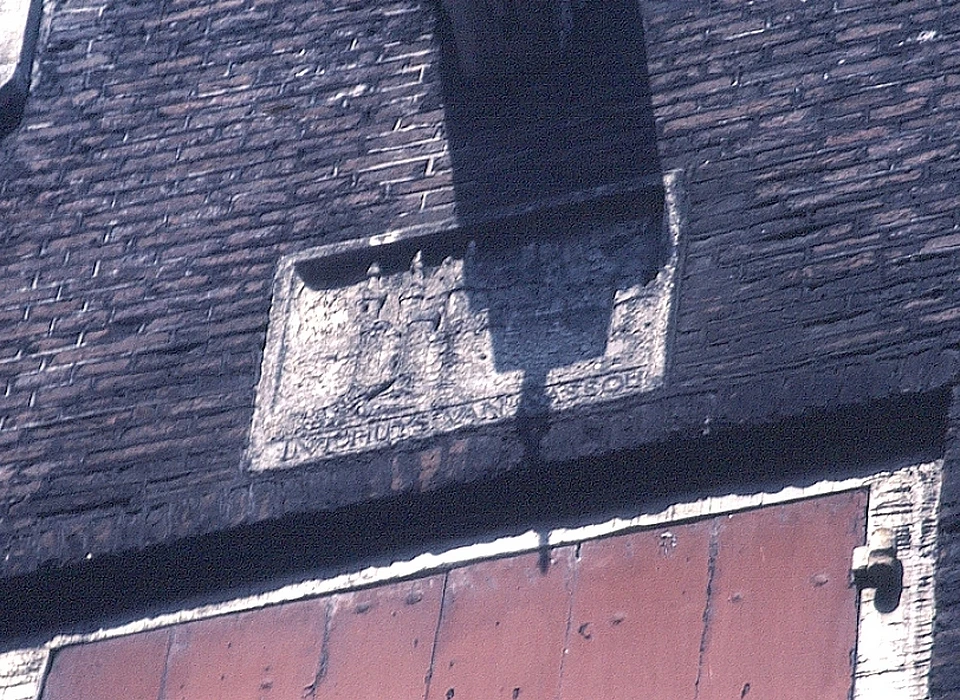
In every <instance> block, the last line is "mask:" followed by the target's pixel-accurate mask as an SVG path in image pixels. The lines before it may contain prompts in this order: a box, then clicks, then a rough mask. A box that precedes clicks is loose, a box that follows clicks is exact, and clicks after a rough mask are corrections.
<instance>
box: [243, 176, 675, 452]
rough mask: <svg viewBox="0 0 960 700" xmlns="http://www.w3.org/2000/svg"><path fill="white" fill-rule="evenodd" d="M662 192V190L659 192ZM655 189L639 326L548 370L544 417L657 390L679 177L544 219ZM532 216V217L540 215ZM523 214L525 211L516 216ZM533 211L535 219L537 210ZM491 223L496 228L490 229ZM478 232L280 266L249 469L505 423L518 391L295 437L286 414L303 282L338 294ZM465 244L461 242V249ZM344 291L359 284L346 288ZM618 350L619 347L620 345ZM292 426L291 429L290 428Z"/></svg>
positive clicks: (450, 230) (402, 235)
mask: <svg viewBox="0 0 960 700" xmlns="http://www.w3.org/2000/svg"><path fill="white" fill-rule="evenodd" d="M661 188H662V189H661ZM654 190H656V191H657V192H661V191H662V193H663V197H664V217H663V218H664V221H663V228H664V230H663V232H662V235H663V236H664V239H665V248H666V250H665V255H664V256H663V258H662V259H663V260H664V262H663V264H662V265H661V266H660V268H659V271H658V272H657V274H656V276H655V277H654V278H653V279H652V280H650V281H649V282H648V283H646V284H645V285H644V286H643V287H642V288H641V289H639V290H633V291H632V292H631V294H632V295H633V297H634V298H635V300H634V303H635V305H636V306H637V308H639V309H640V310H641V313H642V315H643V319H642V323H640V324H635V327H631V328H630V329H628V331H627V334H626V337H627V343H626V346H625V350H623V349H621V351H620V355H618V356H617V357H614V358H606V359H605V360H604V361H601V362H596V361H591V362H583V363H579V364H578V366H576V367H572V368H565V367H561V368H558V369H557V370H556V371H554V370H551V371H550V372H549V375H548V377H547V380H546V382H545V386H544V387H543V395H544V397H545V400H546V402H547V403H548V406H547V407H548V409H549V411H551V412H558V411H565V410H568V409H571V408H576V407H578V406H583V405H586V404H594V403H597V402H604V401H609V400H614V399H620V398H623V397H625V396H630V395H636V394H640V393H644V392H648V391H650V390H653V389H656V388H657V387H659V386H661V385H662V384H663V382H664V378H665V375H666V370H667V356H668V352H667V350H668V344H669V329H670V327H671V326H672V316H673V309H674V306H675V296H676V281H677V275H678V267H679V262H680V257H681V256H680V253H679V247H680V240H681V221H682V217H681V199H682V181H681V177H680V173H679V172H678V171H672V172H669V173H667V174H666V175H665V176H664V178H663V183H662V185H661V183H660V182H659V181H656V182H651V181H649V180H647V181H641V182H634V183H630V184H629V185H627V186H620V187H619V188H605V189H604V191H602V192H601V191H596V192H591V193H585V194H584V195H583V197H582V199H583V201H582V202H576V201H574V202H573V203H572V204H571V203H570V200H569V199H568V200H566V201H563V202H558V203H557V206H556V207H554V208H553V209H552V210H551V211H556V210H560V211H561V212H562V211H563V208H564V207H565V206H571V207H572V208H573V209H572V210H573V211H576V209H575V208H576V207H582V206H583V204H584V203H586V202H589V201H591V200H593V199H600V198H602V197H608V198H609V197H616V196H620V197H622V196H624V195H626V196H628V197H630V196H634V197H641V196H642V195H643V194H645V193H647V194H648V193H649V192H651V191H654ZM538 211H539V210H538ZM518 213H519V215H524V214H525V213H526V212H518ZM534 213H536V211H535V212H534ZM490 223H495V222H490ZM482 226H483V224H481V225H480V226H475V227H462V226H457V225H455V224H446V225H437V226H434V227H430V228H418V229H415V230H398V231H391V232H387V233H384V234H381V235H377V236H373V237H370V238H367V239H361V240H358V241H350V242H346V243H337V244H331V245H326V246H320V247H317V248H312V249H309V250H306V251H302V252H299V253H296V254H293V255H289V256H286V257H284V258H283V259H281V261H280V263H279V265H278V270H277V273H276V277H275V281H274V288H273V301H272V305H271V311H270V320H269V326H268V330H267V338H266V345H265V349H264V354H263V362H262V365H261V374H260V380H259V384H258V387H257V398H256V405H255V409H254V414H253V420H252V423H251V429H250V439H249V448H248V451H247V460H248V464H249V468H250V469H251V470H252V471H263V470H267V469H276V468H290V467H295V466H299V465H303V464H309V463H314V462H321V461H325V460H328V459H333V458H337V457H343V456H347V455H357V454H361V453H364V452H370V451H376V450H380V449H387V448H391V447H394V446H396V445H398V444H401V443H404V442H407V441H418V440H424V439H428V438H430V437H434V436H437V435H443V434H450V433H454V432H457V431H460V430H466V429H471V428H477V427H481V426H485V425H492V424H496V423H501V422H504V421H507V420H512V419H514V418H515V416H516V414H517V410H518V408H519V406H520V404H521V401H522V398H521V395H520V391H519V390H517V389H516V388H515V387H514V388H513V389H512V390H509V389H508V390H496V391H494V392H493V394H492V395H484V396H481V397H479V398H476V397H474V398H473V399H472V400H471V399H467V400H464V401H462V402H451V403H450V404H449V405H439V406H438V405H431V407H430V408H429V409H426V410H418V409H416V408H411V410H408V411H403V412H399V413H395V414H394V415H385V416H384V415H375V414H374V415H369V416H366V417H364V418H363V419H358V418H357V417H355V416H354V417H345V418H344V419H343V420H342V421H339V422H338V424H337V425H335V426H334V427H333V428H329V427H328V428H326V429H324V430H316V431H306V430H302V431H301V432H298V428H297V426H296V424H295V421H293V420H292V419H290V418H289V417H288V416H287V415H286V414H285V411H287V406H288V404H290V402H291V399H290V397H289V391H288V389H289V387H287V388H286V389H284V388H283V386H282V385H283V379H284V376H283V371H284V366H285V365H284V363H285V361H288V357H287V355H288V351H289V348H288V334H290V333H291V331H290V329H289V326H290V323H291V321H290V320H289V319H290V318H291V314H292V313H295V312H296V308H295V307H296V304H297V303H298V302H297V301H296V297H297V292H298V289H299V288H302V287H303V286H304V285H305V281H306V282H310V281H311V280H312V282H314V283H320V284H322V285H323V286H325V287H327V288H330V289H336V288H338V285H340V284H341V282H340V281H339V280H338V279H337V276H338V275H340V274H341V273H342V270H344V269H346V268H347V267H348V266H349V265H353V266H354V267H355V266H356V264H357V261H358V260H360V261H365V260H367V259H371V258H377V257H378V256H384V257H389V256H393V257H401V258H403V257H407V258H409V257H411V256H413V255H415V254H416V251H417V250H421V249H423V248H425V247H428V246H436V245H437V241H441V242H442V244H443V245H450V244H451V241H453V242H454V244H456V242H457V241H458V240H460V239H463V240H464V241H466V240H472V239H473V238H474V237H476V236H477V235H478V234H477V233H476V232H477V230H479V229H480V228H481V227H482ZM462 242H463V241H461V243H462ZM361 264H362V263H361ZM342 284H343V285H349V284H356V282H355V281H344V282H342ZM623 345H624V344H623V343H621V346H623ZM291 426H292V427H291Z"/></svg>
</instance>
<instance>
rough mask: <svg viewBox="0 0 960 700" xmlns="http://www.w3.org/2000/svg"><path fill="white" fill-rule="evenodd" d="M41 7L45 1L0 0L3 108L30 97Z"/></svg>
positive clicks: (0, 59) (0, 104) (0, 96)
mask: <svg viewBox="0 0 960 700" xmlns="http://www.w3.org/2000/svg"><path fill="white" fill-rule="evenodd" d="M40 5H41V0H0V106H3V105H4V104H5V103H7V102H9V101H11V100H13V101H16V100H19V99H22V98H23V97H24V96H25V95H26V90H27V86H28V85H29V84H30V71H31V69H32V67H33V49H34V46H35V45H36V38H37V32H38V28H39V19H40Z"/></svg>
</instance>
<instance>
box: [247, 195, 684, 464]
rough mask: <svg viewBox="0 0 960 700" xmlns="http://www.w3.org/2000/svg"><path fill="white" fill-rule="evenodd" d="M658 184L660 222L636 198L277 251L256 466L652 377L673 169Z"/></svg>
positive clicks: (376, 443) (653, 383)
mask: <svg viewBox="0 0 960 700" xmlns="http://www.w3.org/2000/svg"><path fill="white" fill-rule="evenodd" d="M666 193H667V194H666V216H661V215H660V212H659V211H658V212H657V215H652V214H649V213H648V214H644V213H643V208H642V207H641V208H639V211H638V212H637V213H636V215H635V216H633V215H627V216H623V215H619V216H617V217H615V218H612V219H611V218H609V217H606V218H605V217H602V216H600V217H595V216H592V215H589V214H588V212H587V210H586V209H584V208H581V209H579V210H578V213H576V214H575V215H569V214H561V215H552V216H541V217H534V218H533V219H531V220H529V221H528V222H527V223H525V224H524V225H523V226H521V227H520V230H519V231H518V230H517V226H516V225H515V224H509V223H501V224H497V223H491V224H489V225H488V226H486V227H485V228H486V230H485V231H484V232H477V231H465V230H461V229H453V230H448V231H441V232H439V233H438V232H434V233H433V234H431V236H429V237H424V236H413V237H410V236H407V237H403V236H390V235H384V236H381V237H378V238H374V239H368V240H365V241H362V242H359V243H350V244H342V245H334V246H326V247H322V248H318V249H314V250H311V251H306V252H305V253H300V254H297V255H295V256H291V257H289V258H287V259H284V260H283V261H282V262H281V264H280V267H279V270H278V273H277V278H276V282H275V287H274V299H273V307H272V310H271V316H270V326H269V331H268V334H267V343H266V348H265V351H264V359H263V366H262V372H261V378H260V384H259V387H258V391H257V403H256V409H255V412H254V417H253V425H252V430H251V437H250V450H249V458H250V465H251V468H252V469H254V470H263V469H271V468H283V467H291V466H295V465H298V464H303V463H306V462H312V461H319V460H324V459H329V458H334V457H338V456H343V455H349V454H357V453H360V452H364V451H368V450H376V449H382V448H386V447H389V446H392V445H396V444H398V443H401V442H405V441H411V440H421V439H425V438H428V437H431V436H434V435H438V434H443V433H450V432H454V431H459V430H463V429H467V428H471V427H478V426H481V425H484V424H491V423H497V422H503V421H508V420H511V419H514V418H516V417H517V416H518V414H533V413H537V412H539V413H553V412H557V411H563V410H566V409H570V408H575V407H578V406H582V405H585V404H590V403H595V402H599V401H606V400H609V399H615V398H619V397H623V396H626V395H630V394H637V393H640V392H646V391H649V390H651V389H653V388H655V387H657V386H659V385H660V384H661V383H662V381H663V377H664V373H665V369H666V358H667V336H668V333H667V330H668V324H669V322H670V318H671V308H672V304H673V297H674V285H675V277H676V268H677V252H676V251H677V244H678V239H679V234H680V232H679V218H678V215H677V211H676V210H677V207H676V193H675V188H674V187H673V186H672V182H671V180H670V178H668V180H667V190H666ZM663 219H665V220H666V222H664V221H663ZM499 227H503V228H504V230H499ZM507 229H509V230H507Z"/></svg>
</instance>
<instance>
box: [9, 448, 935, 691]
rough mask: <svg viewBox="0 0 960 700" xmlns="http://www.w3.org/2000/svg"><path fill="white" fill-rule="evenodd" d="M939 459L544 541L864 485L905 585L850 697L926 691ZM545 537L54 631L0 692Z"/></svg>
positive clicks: (872, 624) (571, 540) (861, 654)
mask: <svg viewBox="0 0 960 700" xmlns="http://www.w3.org/2000/svg"><path fill="white" fill-rule="evenodd" d="M942 468H943V462H942V460H938V461H935V462H931V463H927V464H920V465H914V466H909V467H904V468H901V469H897V470H893V471H883V472H877V473H875V474H872V475H870V476H866V477H852V478H848V479H839V480H824V481H820V482H817V483H815V484H812V485H808V486H802V487H800V486H789V487H786V488H783V489H781V490H779V491H775V492H758V493H755V494H749V495H740V494H737V495H729V496H712V497H707V498H703V499H700V500H694V501H689V502H685V503H677V504H674V505H671V506H669V507H667V508H665V509H663V510H661V511H659V512H657V513H648V514H642V515H637V516H636V517H632V518H613V519H611V520H607V521H604V522H600V523H595V524H592V525H586V526H583V527H575V528H558V529H555V530H551V531H550V532H548V533H547V534H546V542H547V544H548V545H549V546H550V547H557V546H560V545H568V544H575V543H577V542H583V541H585V540H590V539H595V538H598V537H606V536H610V535H615V534H618V533H623V532H627V531H630V530H636V529H643V528H652V527H656V526H661V525H666V524H673V523H677V522H684V521H690V520H696V519H700V518H705V517H712V516H716V515H722V514H729V513H736V512H739V511H744V510H749V509H753V508H759V507H762V506H769V505H775V504H781V503H789V502H791V501H797V500H800V499H804V498H811V497H814V496H821V495H827V494H831V493H838V492H841V491H848V490H851V489H856V488H862V487H865V486H866V487H869V488H870V503H869V506H868V515H867V520H868V523H867V527H868V530H873V529H874V528H878V527H890V528H893V529H894V530H895V531H896V532H897V533H898V536H899V539H900V540H901V542H900V543H899V549H898V556H899V558H900V560H901V561H902V562H903V565H904V591H903V596H902V599H901V604H900V606H899V607H898V608H897V609H896V610H894V611H893V612H891V613H886V614H883V613H879V612H877V610H876V609H875V608H874V606H873V597H872V592H871V591H869V590H867V591H864V592H863V593H862V594H861V606H860V629H859V633H858V639H859V641H858V645H859V646H858V651H857V669H856V683H855V689H854V698H855V700H867V698H869V699H870V700H925V699H926V698H927V675H928V672H929V668H930V656H931V651H932V641H933V637H932V632H933V614H934V610H935V601H934V597H933V594H934V571H935V565H936V536H937V527H936V525H937V510H938V505H939V496H940V481H941V472H942ZM542 538H543V534H542V533H538V532H536V531H534V530H530V531H528V532H525V533H523V534H520V535H515V536H510V537H502V538H499V539H496V540H494V541H491V542H482V543H476V544H471V545H467V546H462V547H454V548H451V549H448V550H445V551H441V552H436V553H434V552H424V553H422V554H419V555H417V556H415V557H413V558H411V559H408V560H403V561H397V562H394V563H392V564H389V565H387V566H374V567H368V568H366V569H361V570H359V571H356V572H353V573H349V574H342V575H339V576H333V577H331V578H316V579H311V580H307V581H302V582H299V583H296V584H292V585H287V586H281V587H278V588H275V589H269V590H265V591H262V592H260V593H257V594H255V595H249V596H243V597H238V598H236V599H233V600H229V601H226V602H219V603H215V604H210V605H201V606H197V607H193V608H186V609H183V610H179V611H177V612H173V613H167V614H163V615H158V616H155V617H147V618H143V619H140V620H135V621H133V622H129V623H126V624H123V625H118V626H115V627H104V628H102V629H99V630H97V631H95V632H90V633H84V634H59V635H56V636H53V637H51V638H50V639H49V640H47V641H46V642H45V643H44V644H41V645H39V646H37V647H35V648H28V649H18V650H14V651H9V652H5V653H0V700H35V699H36V698H39V696H40V690H41V687H42V681H43V676H44V673H45V672H46V667H47V663H48V659H49V657H50V655H51V654H52V652H53V651H55V650H56V649H58V648H60V647H64V646H67V645H71V644H80V643H84V642H92V641H98V640H102V639H111V638H115V637H120V636H123V635H127V634H133V633H136V632H143V631H146V630H152V629H157V628H160V627H166V626H170V625H176V624H180V623H184V622H189V621H193V620H201V619H206V618H211V617H216V616H219V615H226V614H229V613H236V612H242V611H246V610H255V609H257V608H262V607H265V606H268V605H276V604H279V603H287V602H292V601H296V600H302V599H304V598H311V597H316V596H322V595H329V594H331V593H337V592H342V591H348V590H351V589H356V588H360V587H368V586H372V585H377V584H382V583H387V582H389V581H394V580H399V579H407V578H412V577H415V576H425V575H427V574H429V573H432V572H435V571H440V570H445V569H451V568H455V567H458V566H463V565H464V564H468V563H471V562H475V561H479V560H483V559H489V558H493V557H503V556H512V555H516V554H522V553H526V552H533V551H537V550H538V549H539V548H540V547H542V546H543V539H542ZM851 554H852V553H851Z"/></svg>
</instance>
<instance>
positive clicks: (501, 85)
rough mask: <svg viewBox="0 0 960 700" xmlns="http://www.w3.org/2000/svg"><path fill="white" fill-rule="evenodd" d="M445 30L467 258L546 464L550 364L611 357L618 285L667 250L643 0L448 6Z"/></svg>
mask: <svg viewBox="0 0 960 700" xmlns="http://www.w3.org/2000/svg"><path fill="white" fill-rule="evenodd" d="M439 5H440V7H439V13H438V16H439V20H438V29H437V34H438V38H439V43H440V73H441V78H442V81H443V99H444V108H445V128H446V135H447V140H448V146H449V152H450V161H451V165H452V169H453V181H454V189H455V197H456V208H457V216H458V218H459V220H460V222H461V224H462V225H463V226H465V227H467V228H476V229H480V230H482V231H483V232H484V235H482V236H477V238H476V243H475V244H473V245H472V246H471V248H470V250H469V251H468V254H467V255H466V257H465V259H464V282H465V287H466V291H467V293H468V296H469V299H470V305H471V308H472V310H473V311H474V312H480V313H485V314H486V315H487V323H488V328H489V332H490V335H491V338H492V344H493V353H494V366H495V369H496V370H497V371H498V372H506V371H513V370H520V371H521V372H522V374H523V379H522V383H521V397H520V404H519V408H518V411H517V417H516V419H517V425H518V428H519V430H520V433H521V437H522V438H523V439H524V442H525V444H526V446H527V449H528V457H529V458H530V461H531V462H534V461H536V454H537V451H538V448H537V445H538V443H539V439H540V437H541V436H542V435H543V433H544V432H545V430H546V427H547V415H548V413H549V410H550V399H549V397H548V395H547V391H546V385H547V380H548V374H549V372H550V371H551V370H552V369H554V368H560V367H569V366H570V365H574V364H576V363H583V362H588V361H590V360H596V359H598V358H602V357H603V356H604V354H605V352H606V350H607V342H608V337H609V335H610V325H611V318H612V315H613V312H614V305H615V298H616V295H617V292H618V290H627V289H630V288H636V287H637V286H643V285H646V284H647V283H648V282H650V281H651V280H652V279H653V278H654V277H655V276H656V274H657V271H658V270H659V268H660V267H661V266H662V264H663V262H664V261H665V258H666V256H667V252H668V248H669V244H668V240H667V234H666V231H665V225H664V223H663V213H664V192H663V181H662V176H661V167H660V159H659V155H658V152H657V146H656V128H655V123H654V117H653V107H652V104H651V98H650V87H649V79H648V74H647V61H646V52H645V47H644V38H643V23H642V19H641V16H640V12H639V9H638V7H637V3H636V2H635V0H602V1H600V0H533V1H524V2H521V1H520V0H440V1H439Z"/></svg>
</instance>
